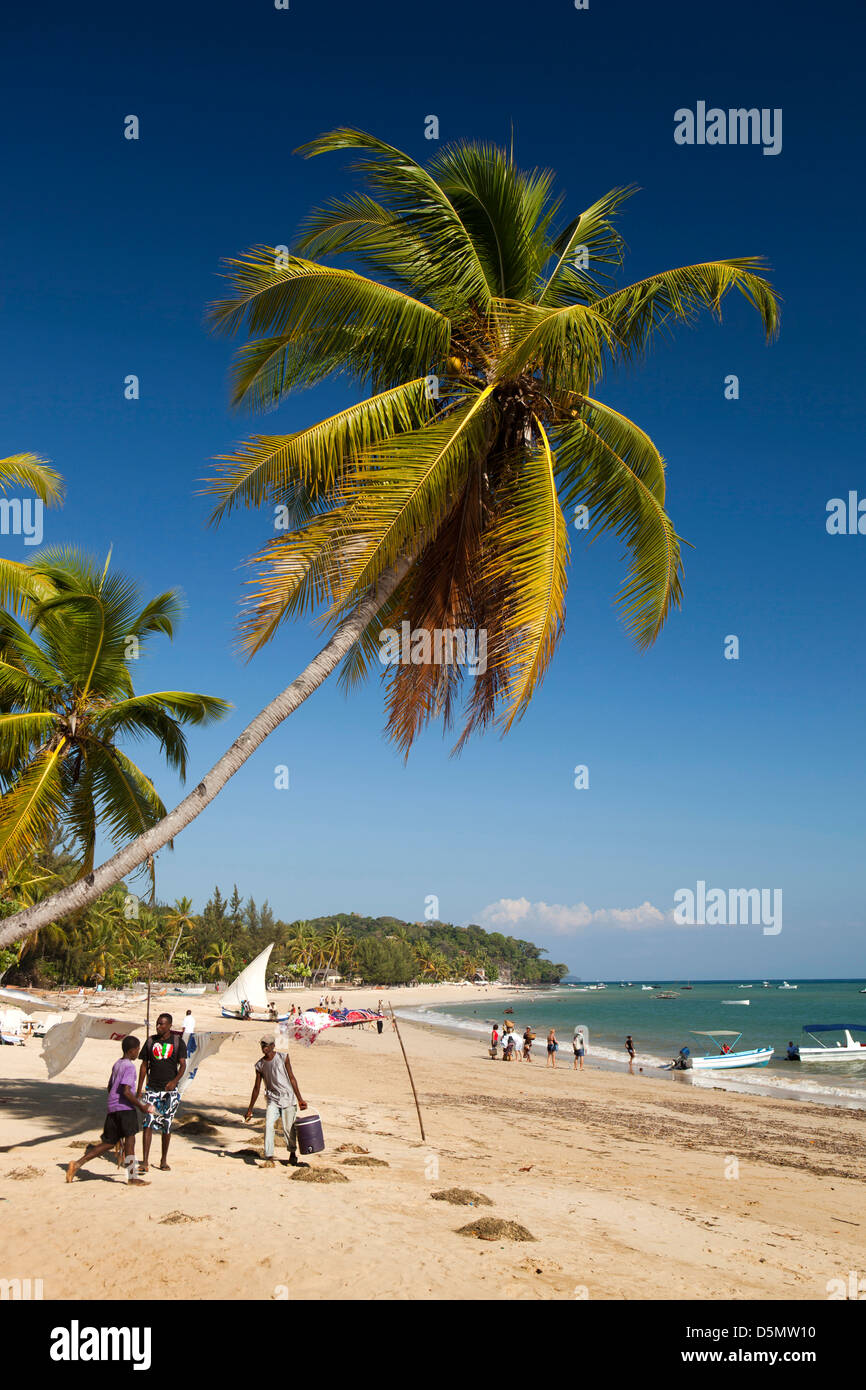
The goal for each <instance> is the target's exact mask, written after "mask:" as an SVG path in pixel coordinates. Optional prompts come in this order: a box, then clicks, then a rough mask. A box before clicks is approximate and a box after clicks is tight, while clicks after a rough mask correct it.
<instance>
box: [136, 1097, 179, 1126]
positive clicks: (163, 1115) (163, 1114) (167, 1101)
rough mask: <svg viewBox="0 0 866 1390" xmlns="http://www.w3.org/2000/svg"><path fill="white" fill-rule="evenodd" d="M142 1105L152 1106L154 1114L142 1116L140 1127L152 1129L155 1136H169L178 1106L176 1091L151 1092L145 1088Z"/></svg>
mask: <svg viewBox="0 0 866 1390" xmlns="http://www.w3.org/2000/svg"><path fill="white" fill-rule="evenodd" d="M144 1103H145V1105H152V1106H153V1107H154V1112H155V1113H154V1114H153V1115H144V1116H142V1127H143V1128H144V1129H152V1130H153V1131H154V1132H155V1133H156V1134H169V1133H170V1132H171V1122H172V1120H173V1119H174V1117H175V1114H176V1113H177V1107H178V1106H179V1105H180V1096H179V1095H178V1093H177V1091H151V1090H150V1088H149V1087H148V1086H145V1088H144Z"/></svg>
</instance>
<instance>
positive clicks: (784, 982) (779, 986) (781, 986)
mask: <svg viewBox="0 0 866 1390" xmlns="http://www.w3.org/2000/svg"><path fill="white" fill-rule="evenodd" d="M776 989H799V985H789V984H788V981H787V980H783V981H782V983H781V984H780V985H776Z"/></svg>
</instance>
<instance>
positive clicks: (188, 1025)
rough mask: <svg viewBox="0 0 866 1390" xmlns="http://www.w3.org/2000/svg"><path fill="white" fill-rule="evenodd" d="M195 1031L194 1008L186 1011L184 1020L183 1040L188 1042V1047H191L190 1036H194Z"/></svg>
mask: <svg viewBox="0 0 866 1390" xmlns="http://www.w3.org/2000/svg"><path fill="white" fill-rule="evenodd" d="M194 1032H195V1018H194V1017H193V1012H192V1009H187V1011H186V1017H185V1018H184V1021H183V1040H184V1042H185V1043H186V1045H187V1047H189V1040H190V1038H191V1037H192V1035H193V1033H194Z"/></svg>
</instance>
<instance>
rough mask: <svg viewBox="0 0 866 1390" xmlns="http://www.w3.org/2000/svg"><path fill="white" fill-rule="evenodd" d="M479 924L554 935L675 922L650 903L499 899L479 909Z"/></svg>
mask: <svg viewBox="0 0 866 1390" xmlns="http://www.w3.org/2000/svg"><path fill="white" fill-rule="evenodd" d="M479 921H480V924H481V925H482V926H484V927H487V928H488V930H493V931H496V930H500V931H505V932H506V934H511V932H512V929H513V928H515V927H524V928H525V927H528V926H532V927H534V928H537V929H543V930H544V931H546V932H549V933H551V934H552V935H554V936H572V935H573V934H574V933H575V932H579V931H581V930H583V929H584V928H585V927H594V926H610V927H620V928H621V929H622V930H623V931H642V930H646V929H647V928H652V927H656V928H658V927H663V926H666V925H667V926H672V925H674V923H673V920H672V913H671V912H668V913H667V914H666V913H664V912H661V911H660V910H659V908H657V907H654V906H653V904H652V903H651V902H643V903H641V905H640V907H599V908H596V909H595V910H593V909H592V908H590V907H588V906H587V904H586V903H575V904H574V905H573V906H571V907H568V906H566V905H565V904H564V903H544V902H537V903H532V902H530V901H529V899H528V898H500V899H499V900H498V902H495V903H489V904H488V905H487V907H485V908H484V909H483V911H482V912H481V916H480V918H479Z"/></svg>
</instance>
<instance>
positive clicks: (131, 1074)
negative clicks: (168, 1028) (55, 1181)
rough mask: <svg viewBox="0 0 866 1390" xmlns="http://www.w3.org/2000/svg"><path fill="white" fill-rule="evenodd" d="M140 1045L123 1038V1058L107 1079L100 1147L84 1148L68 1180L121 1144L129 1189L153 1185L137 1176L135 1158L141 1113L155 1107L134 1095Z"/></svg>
mask: <svg viewBox="0 0 866 1390" xmlns="http://www.w3.org/2000/svg"><path fill="white" fill-rule="evenodd" d="M140 1046H141V1044H140V1043H139V1041H138V1038H132V1037H130V1038H124V1039H123V1042H122V1043H121V1045H120V1048H121V1053H122V1055H121V1056H120V1057H119V1058H118V1059H117V1061H116V1062H115V1064H114V1066H113V1067H112V1068H111V1076H110V1077H109V1078H108V1105H107V1106H106V1116H105V1124H104V1126H103V1129H102V1140H101V1142H100V1143H99V1144H91V1145H90V1146H89V1148H87V1149H85V1151H84V1153H83V1154H82V1155H81V1158H79V1159H75V1160H73V1162H72V1163H70V1164H69V1166H68V1167H67V1169H66V1181H67V1182H73V1181H74V1179H75V1177H76V1175H77V1173H78V1170H79V1168H83V1167H84V1165H85V1163H89V1162H90V1160H91V1159H92V1158H98V1157H99V1155H100V1154H104V1153H108V1150H109V1149H116V1148H117V1146H118V1144H120V1145H122V1147H123V1154H124V1158H123V1164H124V1167H125V1168H126V1176H127V1185H128V1186H129V1187H149V1186H150V1184H149V1183H147V1182H145V1181H144V1179H143V1178H140V1177H139V1176H138V1161H137V1159H136V1157H135V1136H136V1135H137V1134H138V1114H137V1113H136V1112H137V1111H139V1110H140V1111H141V1112H142V1114H144V1115H152V1114H153V1106H152V1105H144V1104H143V1103H142V1102H141V1101H140V1100H139V1099H138V1097H137V1096H136V1094H135V1090H134V1087H135V1060H136V1058H137V1057H138V1049H139V1047H140Z"/></svg>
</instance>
